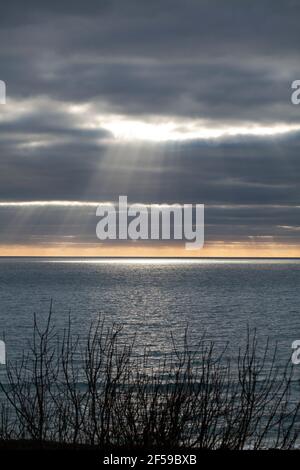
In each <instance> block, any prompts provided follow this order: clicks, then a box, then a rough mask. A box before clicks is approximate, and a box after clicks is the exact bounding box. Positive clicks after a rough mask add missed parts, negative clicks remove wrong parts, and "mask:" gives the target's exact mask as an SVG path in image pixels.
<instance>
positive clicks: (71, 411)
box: [0, 311, 300, 449]
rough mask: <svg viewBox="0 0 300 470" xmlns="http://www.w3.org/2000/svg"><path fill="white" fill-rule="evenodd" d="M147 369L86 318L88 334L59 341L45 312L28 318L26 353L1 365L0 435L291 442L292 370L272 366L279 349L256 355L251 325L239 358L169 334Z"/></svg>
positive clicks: (249, 444) (237, 444)
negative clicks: (41, 321) (165, 349)
mask: <svg viewBox="0 0 300 470" xmlns="http://www.w3.org/2000/svg"><path fill="white" fill-rule="evenodd" d="M172 344H173V353H172V354H171V355H165V356H164V357H162V359H161V360H160V362H159V364H158V365H156V366H155V367H154V365H153V363H152V362H151V358H150V356H149V353H147V352H146V351H145V352H144V354H142V355H135V354H134V340H133V341H132V342H131V344H129V345H127V344H124V342H123V336H122V328H121V327H119V326H117V325H113V326H112V327H107V326H106V323H105V321H104V320H103V319H101V318H100V319H99V320H98V321H97V322H96V324H92V325H91V327H90V329H89V332H88V334H87V338H86V339H84V338H79V337H78V336H75V335H73V334H72V327H71V321H69V323H68V327H67V328H66V330H65V331H64V333H63V336H62V338H61V339H60V338H59V336H58V334H57V331H56V330H55V328H54V326H53V324H52V313H51V311H50V314H49V318H48V321H47V324H46V326H45V328H44V329H43V330H41V329H40V328H39V325H38V323H37V321H36V318H34V325H33V338H32V342H31V346H30V350H29V352H28V353H26V354H24V355H23V357H22V360H21V361H20V362H18V363H17V364H14V365H12V364H8V365H7V370H6V380H5V381H3V383H0V388H1V390H2V395H3V398H2V402H3V403H2V408H1V410H0V413H1V415H0V439H12V438H14V439H32V440H35V441H40V442H44V441H56V442H60V443H73V444H90V445H97V446H101V447H102V448H104V447H108V446H110V447H114V446H116V447H121V446H126V447H128V448H133V447H139V448H146V447H147V448H149V447H160V448H161V447H166V448H172V447H180V446H182V447H189V448H197V449H245V448H253V449H262V448H270V447H272V448H279V449H289V448H293V447H294V446H295V445H296V443H297V438H298V432H299V427H298V420H299V406H300V404H299V401H297V402H295V401H294V400H291V387H292V373H293V370H292V367H290V366H289V365H287V366H286V367H285V368H284V369H282V368H280V367H277V366H276V348H275V350H274V352H273V353H272V354H271V353H270V348H269V345H268V344H267V345H266V347H265V349H264V351H263V353H262V354H261V353H260V354H259V353H258V349H259V348H258V343H257V336H256V333H255V332H252V333H251V332H248V337H247V342H246V347H245V348H244V350H243V351H240V352H239V354H238V360H237V361H236V362H234V361H232V362H230V361H229V360H226V359H225V355H224V353H218V352H217V351H216V347H215V345H214V343H212V342H208V341H206V339H205V337H202V338H201V339H200V341H199V344H198V345H197V347H196V348H192V349H191V347H190V346H189V343H188V335H187V331H186V332H185V335H184V341H183V344H182V347H178V346H176V345H175V341H174V340H173V341H172Z"/></svg>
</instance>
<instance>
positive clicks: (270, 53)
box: [0, 0, 300, 257]
mask: <svg viewBox="0 0 300 470" xmlns="http://www.w3.org/2000/svg"><path fill="white" fill-rule="evenodd" d="M299 19H300V1H299V0H286V1H277V0H243V1H240V0H226V1H223V2H221V1H218V0H186V1H184V2H183V1H179V0H159V1H158V0H152V1H149V0H119V1H116V0H102V1H101V0H89V1H88V2H82V1H79V0H72V1H68V0H60V1H56V0H53V1H51V2H41V1H38V0H27V1H26V2H24V1H13V0H12V1H10V2H5V3H4V4H1V14H0V79H1V80H3V81H5V83H6V87H7V96H6V104H5V105H2V104H1V105H0V255H2V256H25V255H26V256H41V255H45V256H124V255H125V256H237V257H238V256H272V257H273V256H275V257H276V256H278V257H280V256H283V257H285V256H292V257H296V256H300V240H299V235H300V219H299V215H300V198H299V187H300V186H299V181H300V158H299V155H300V140H299V136H300V106H296V105H293V104H292V103H291V93H292V91H291V83H292V82H293V81H294V80H297V79H300V70H299V44H300V28H299ZM119 195H127V196H128V200H129V201H130V202H131V203H136V202H138V203H144V204H166V205H169V204H170V205H171V204H174V203H178V204H185V203H189V204H191V203H192V204H196V203H199V204H204V205H205V246H204V248H203V249H202V250H199V251H189V252H187V251H186V250H185V248H184V245H183V244H180V243H179V242H175V241H173V242H164V243H162V242H157V241H156V242H132V241H128V242H126V243H118V242H101V243H100V241H99V240H97V238H96V232H95V229H96V223H97V219H96V215H95V214H96V206H97V204H98V203H103V202H107V201H111V202H117V200H118V197H119Z"/></svg>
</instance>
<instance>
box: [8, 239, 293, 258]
mask: <svg viewBox="0 0 300 470" xmlns="http://www.w3.org/2000/svg"><path fill="white" fill-rule="evenodd" d="M135 245H136V246H113V247H112V246H104V245H103V244H102V245H97V244H91V245H86V244H52V245H50V244H49V245H0V256H7V257H9V256H11V257H18V256H20V257H21V256H28V257H42V256H45V257H62V256H65V257H98V256H99V257H122V256H123V257H141V258H147V257H162V258H164V257H170V258H172V257H179V258H180V257H182V258H193V257H199V258H203V257H210V258H225V257H229V258H248V257H249V258H300V245H286V244H279V243H272V244H266V243H256V244H253V243H251V244H246V243H242V242H232V243H225V242H218V243H210V244H207V245H206V246H205V247H204V248H203V249H201V250H186V249H185V248H184V247H180V246H176V247H170V246H169V247H167V246H164V247H162V246H160V247H154V246H150V247H145V246H138V244H135Z"/></svg>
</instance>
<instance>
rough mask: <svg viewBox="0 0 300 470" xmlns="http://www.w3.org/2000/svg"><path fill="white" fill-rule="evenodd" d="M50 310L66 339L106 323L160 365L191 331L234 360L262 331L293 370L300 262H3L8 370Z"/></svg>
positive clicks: (1, 307)
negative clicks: (68, 330) (69, 328)
mask: <svg viewBox="0 0 300 470" xmlns="http://www.w3.org/2000/svg"><path fill="white" fill-rule="evenodd" d="M51 303H52V311H53V313H52V322H53V324H54V325H55V328H56V329H57V331H58V332H60V333H61V332H63V330H64V329H65V328H66V326H67V325H68V319H69V318H70V319H71V323H72V330H73V333H74V334H76V335H77V334H78V335H80V336H82V337H84V336H85V335H87V333H88V330H89V327H90V325H91V323H95V322H96V321H97V319H99V317H100V318H102V319H104V321H105V322H106V323H107V324H108V325H112V324H118V325H121V326H122V328H123V330H122V335H123V338H125V340H126V339H128V342H130V341H131V340H132V338H133V337H134V338H135V341H136V344H137V348H147V350H149V351H151V354H152V355H153V358H155V357H160V355H162V354H164V353H165V352H166V351H170V348H172V344H174V339H175V343H176V344H177V345H180V344H181V341H183V338H184V335H185V331H186V329H187V331H188V337H189V338H190V341H191V343H192V344H195V343H196V342H197V341H198V340H199V339H200V338H201V337H203V335H205V338H207V340H209V341H213V342H214V343H215V344H216V348H217V349H218V348H220V350H221V349H222V348H223V346H224V344H226V345H228V348H227V350H226V354H228V355H229V356H230V355H231V356H237V355H238V351H239V349H240V348H243V347H244V346H245V343H246V338H247V332H248V331H251V332H254V331H255V332H256V335H257V338H258V342H259V344H260V345H261V346H262V347H264V345H266V343H267V341H269V344H270V347H271V348H273V347H275V344H276V345H277V351H278V352H277V357H276V361H278V364H282V365H284V364H285V363H286V362H287V361H290V360H291V357H292V353H293V350H292V343H293V342H294V341H296V340H300V260H292V259H289V260H274V259H272V260H270V259H152V258H151V259H149V258H147V259H141V258H138V259H135V258H131V259H116V258H110V259H109V258H105V259H103V258H101V259H100V258H95V259H91V258H87V259H83V258H57V259H55V258H1V259H0V339H3V338H5V344H6V352H7V360H8V361H10V362H12V363H13V362H14V361H16V360H17V359H18V358H20V356H21V354H22V352H23V351H26V349H27V348H28V347H29V344H30V339H31V338H32V326H33V319H34V314H35V315H36V318H37V321H38V323H40V325H41V327H42V326H43V325H44V324H45V322H46V319H47V317H48V314H49V309H50V304H51ZM172 338H173V339H172ZM296 367H299V372H297V369H296V373H298V374H299V378H300V365H299V366H296ZM0 372H1V366H0Z"/></svg>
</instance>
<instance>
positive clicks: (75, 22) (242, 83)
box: [0, 0, 300, 120]
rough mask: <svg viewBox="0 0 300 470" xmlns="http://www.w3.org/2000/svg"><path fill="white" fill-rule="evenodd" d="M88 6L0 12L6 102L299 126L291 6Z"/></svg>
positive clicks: (298, 8)
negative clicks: (82, 104) (15, 99)
mask: <svg viewBox="0 0 300 470" xmlns="http://www.w3.org/2000/svg"><path fill="white" fill-rule="evenodd" d="M86 3H87V5H86V4H84V3H82V2H78V1H72V2H68V1H63V2H51V3H48V4H47V3H46V2H44V3H43V2H37V1H32V0H31V1H30V0H29V1H28V2H21V1H20V2H10V3H8V2H7V3H5V4H4V5H3V6H2V7H1V22H2V28H1V31H0V41H1V44H2V52H1V56H0V60H1V73H2V75H3V79H4V80H6V81H7V83H8V86H9V93H10V94H11V95H13V96H19V97H20V96H22V97H28V96H36V95H39V94H46V95H47V96H51V97H55V98H56V99H60V100H69V101H93V102H94V103H97V102H99V103H101V105H103V103H105V104H106V106H108V107H109V108H110V109H112V110H116V111H119V112H124V113H126V114H128V113H133V114H149V113H154V114H162V115H170V114H171V115H172V114H177V115H182V114H183V115H186V116H200V117H209V118H212V117H215V118H216V117H218V118H221V119H229V120H233V119H237V120H238V119H253V118H255V119H257V118H259V119H261V120H268V119H275V118H276V119H279V120H280V119H281V120H285V119H287V120H292V119H297V118H298V113H297V111H296V110H295V108H293V107H292V106H291V105H290V83H291V81H292V80H294V79H295V74H296V73H297V71H298V57H299V56H298V44H299V42H300V30H299V27H298V18H299V13H300V5H299V2H295V1H287V2H282V1H274V0H272V1H271V0H265V1H255V2H253V1H248V0H245V1H243V2H240V1H237V0H231V1H227V2H226V3H223V4H222V6H220V2H219V1H213V0H209V1H208V0H202V1H199V0H190V1H187V2H185V3H184V5H183V4H182V2H181V1H179V0H172V1H171V0H164V1H154V2H148V1H140V0H135V1H133V0H126V1H110V2H106V1H104V2H103V1H102V2H101V1H90V2H86ZM296 78H297V77H296ZM99 106H100V105H99Z"/></svg>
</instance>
